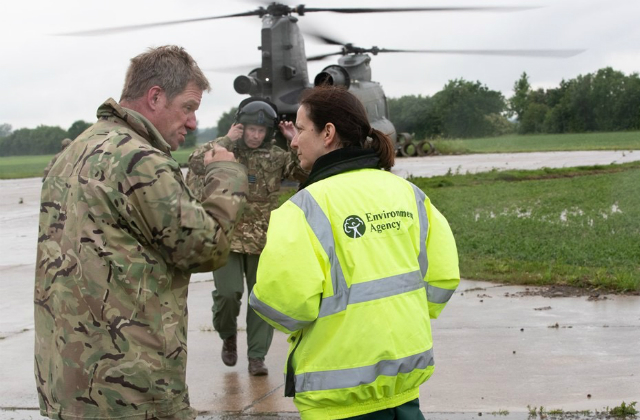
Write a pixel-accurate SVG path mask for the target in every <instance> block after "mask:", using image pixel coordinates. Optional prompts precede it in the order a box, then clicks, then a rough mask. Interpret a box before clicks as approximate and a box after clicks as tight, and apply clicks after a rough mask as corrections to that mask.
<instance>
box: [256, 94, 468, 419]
mask: <svg viewBox="0 0 640 420" xmlns="http://www.w3.org/2000/svg"><path fill="white" fill-rule="evenodd" d="M296 129H297V134H296V136H295V137H294V138H293V141H292V143H291V146H292V147H293V148H296V149H297V153H298V157H299V158H300V164H301V167H302V168H303V169H306V170H310V171H311V172H310V174H309V178H308V179H307V181H306V182H305V183H303V184H302V185H301V186H300V190H299V191H298V192H297V193H296V194H295V195H294V196H293V197H292V198H291V199H289V201H287V202H286V203H284V204H283V205H282V206H281V207H280V208H279V209H277V210H275V211H274V212H273V213H272V215H271V222H270V224H269V229H268V233H267V245H266V247H265V249H264V251H263V253H262V256H261V258H260V263H259V266H258V275H257V283H256V286H255V287H254V289H253V292H252V293H251V297H250V301H249V302H250V305H251V307H252V308H253V309H254V310H255V311H256V312H257V313H258V314H259V315H260V316H261V317H263V318H264V319H265V320H266V321H267V322H269V323H270V324H271V325H273V326H274V327H275V328H277V329H279V330H281V331H284V332H286V333H288V334H290V337H289V342H290V344H291V347H290V349H289V354H288V356H287V362H286V367H285V375H286V384H285V395H286V396H290V397H294V403H295V404H296V406H297V408H298V409H299V410H300V415H301V418H302V419H303V420H315V419H343V418H357V419H390V420H391V419H412V420H414V419H415V420H418V419H424V417H423V415H422V413H421V412H420V408H419V403H418V396H419V393H418V392H419V391H418V387H419V386H420V384H422V383H424V382H425V381H426V380H427V379H429V377H430V376H431V374H432V373H433V369H434V358H433V341H432V338H431V324H430V319H431V318H437V317H438V315H439V314H440V312H441V311H442V309H443V308H444V306H445V305H446V304H447V302H448V301H449V299H450V297H451V296H452V295H453V293H454V291H455V289H456V287H457V286H458V284H459V282H460V274H459V270H458V254H457V251H456V245H455V241H454V238H453V235H452V233H451V229H450V227H449V224H448V222H447V220H446V219H445V218H444V216H442V214H441V213H440V212H439V211H438V210H437V209H436V208H435V207H434V206H433V205H432V204H431V201H430V200H429V198H428V197H427V196H426V195H425V194H424V193H423V192H422V191H421V190H420V189H418V188H417V187H416V186H415V185H413V184H412V183H410V182H408V181H406V180H405V179H402V178H400V177H398V176H396V175H393V174H392V173H391V172H389V170H390V169H391V167H392V166H393V162H394V148H393V145H392V143H391V140H390V139H389V137H388V136H386V135H385V134H384V133H382V132H380V131H378V130H376V129H374V128H372V127H371V125H370V123H369V121H368V119H367V114H366V111H365V109H364V107H363V105H362V103H360V101H359V100H358V99H357V98H356V97H355V96H353V95H352V94H351V93H349V92H348V91H347V90H346V89H343V88H339V87H316V88H313V89H310V90H308V91H306V92H304V93H303V95H302V98H301V105H300V108H299V110H298V115H297V120H296ZM445 357H446V355H445Z"/></svg>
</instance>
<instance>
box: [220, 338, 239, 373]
mask: <svg viewBox="0 0 640 420" xmlns="http://www.w3.org/2000/svg"><path fill="white" fill-rule="evenodd" d="M237 339H238V335H237V334H236V335H232V336H231V337H228V338H225V339H224V340H222V354H221V356H222V363H224V364H225V365H227V366H235V365H236V362H237V361H238V344H237Z"/></svg>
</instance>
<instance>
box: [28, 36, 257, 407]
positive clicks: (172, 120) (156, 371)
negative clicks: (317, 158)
mask: <svg viewBox="0 0 640 420" xmlns="http://www.w3.org/2000/svg"><path fill="white" fill-rule="evenodd" d="M176 80H177V83H176ZM172 83H173V84H172ZM205 90H209V83H208V81H207V79H206V78H205V76H204V75H203V74H202V72H201V71H200V69H199V68H198V67H197V64H195V62H194V61H193V59H192V58H191V56H189V55H188V54H187V53H186V52H185V51H184V50H183V49H182V48H179V47H175V46H166V47H159V48H156V49H151V50H149V51H148V52H146V53H144V54H141V55H139V56H137V57H135V58H134V59H132V60H131V65H130V67H129V71H128V72H127V79H126V81H125V88H124V90H123V93H122V98H121V100H120V104H118V103H116V102H115V101H114V100H113V99H109V100H107V101H106V102H105V103H104V104H103V105H102V106H100V107H99V109H98V112H97V116H98V122H96V123H95V124H94V125H93V126H92V127H91V128H90V129H88V130H87V131H85V132H84V133H83V134H82V135H80V136H79V137H78V138H77V139H76V140H75V141H74V142H73V143H72V144H71V145H70V146H69V147H68V149H67V150H66V151H65V153H64V154H63V155H62V156H61V157H60V158H59V159H58V160H57V162H56V163H55V164H54V165H53V167H52V168H51V171H50V172H49V174H48V176H47V177H46V178H45V180H44V184H43V187H42V201H41V207H40V224H39V233H38V251H37V262H36V279H35V295H34V301H35V379H36V385H37V392H38V398H39V402H40V413H41V414H42V415H44V416H48V417H51V418H57V419H81V418H82V419H108V418H117V419H160V418H163V419H193V418H195V416H196V412H195V410H193V409H192V408H191V407H190V404H189V394H188V389H187V386H186V383H185V374H186V362H187V289H188V286H189V277H190V273H192V272H197V271H209V270H211V269H215V268H217V267H219V266H221V265H222V264H224V263H225V261H226V257H227V254H228V252H229V245H230V238H231V235H232V233H233V229H234V222H235V219H236V217H238V215H239V214H241V212H242V210H243V208H244V205H245V202H246V198H245V197H246V192H247V173H246V168H244V167H243V166H242V165H240V164H239V163H237V162H236V161H235V159H234V157H233V155H232V154H231V153H229V152H228V151H226V150H225V149H222V148H219V149H217V150H216V151H215V156H214V155H213V153H210V154H208V155H207V156H205V162H206V163H207V164H208V165H207V167H206V175H205V181H204V185H205V186H204V192H203V193H202V196H201V198H202V202H201V203H200V202H199V201H198V199H196V197H195V196H194V195H193V194H192V193H191V191H190V190H189V189H188V188H187V187H186V185H185V183H184V181H183V178H182V174H181V172H180V168H179V166H178V163H177V162H176V161H175V160H174V159H173V158H172V157H171V150H176V149H177V148H178V146H179V145H180V144H181V143H182V142H184V136H185V134H186V132H187V130H189V129H195V125H196V120H195V110H196V109H197V108H198V106H199V104H200V100H201V98H202V92H203V91H205Z"/></svg>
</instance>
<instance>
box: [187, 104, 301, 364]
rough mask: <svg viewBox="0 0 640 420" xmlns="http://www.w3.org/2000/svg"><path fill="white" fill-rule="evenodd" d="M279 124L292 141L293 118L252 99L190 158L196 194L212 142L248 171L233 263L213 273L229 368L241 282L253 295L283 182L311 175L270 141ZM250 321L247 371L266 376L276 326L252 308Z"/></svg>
mask: <svg viewBox="0 0 640 420" xmlns="http://www.w3.org/2000/svg"><path fill="white" fill-rule="evenodd" d="M276 127H278V128H279V129H280V131H281V132H282V134H283V135H284V136H285V137H286V138H287V140H289V141H290V140H291V139H292V138H293V136H294V135H295V129H294V128H293V124H292V123H291V122H282V123H280V124H278V114H277V112H276V109H275V106H274V105H271V104H269V103H267V102H266V101H262V100H256V99H255V98H249V99H247V100H245V101H243V102H242V103H241V104H240V106H239V109H238V112H237V114H236V122H235V123H234V124H233V125H232V126H231V128H230V129H229V132H228V133H227V135H226V136H224V137H221V138H218V139H216V140H213V141H210V142H209V143H207V144H205V145H203V146H201V147H200V148H198V149H196V150H195V151H194V152H193V153H192V154H191V156H190V157H189V172H188V173H187V184H188V185H189V187H190V188H191V189H192V191H194V193H195V195H196V196H197V197H199V196H200V195H201V193H202V186H203V180H204V165H203V163H202V159H203V155H204V153H205V152H206V151H208V150H210V149H211V148H212V147H214V145H219V146H222V147H224V148H225V149H227V150H229V151H231V152H233V153H234V155H235V156H236V158H237V159H238V162H240V163H242V164H244V165H245V166H246V167H247V169H248V174H249V175H248V181H249V194H248V196H247V207H246V209H245V212H244V214H243V216H242V217H241V218H240V220H239V221H238V225H237V227H236V230H235V233H234V235H233V237H232V238H231V252H230V254H229V262H228V263H227V264H226V265H225V266H224V267H221V268H219V269H217V270H216V271H214V272H213V280H214V284H215V290H214V291H213V292H212V297H213V307H212V311H213V327H214V328H215V329H216V331H218V334H219V336H220V338H221V339H222V341H223V343H222V354H221V356H222V361H223V363H224V364H225V365H227V366H235V364H236V362H237V360H238V352H237V333H238V323H237V318H238V315H239V314H240V305H241V299H242V295H243V292H244V281H243V280H244V279H246V286H247V292H248V293H251V290H252V289H253V286H254V284H255V282H256V270H257V267H258V259H259V257H260V253H261V252H262V249H263V248H264V246H265V243H266V237H267V227H268V225H269V218H270V215H271V211H272V210H274V209H275V208H276V207H277V206H278V195H279V192H280V184H281V181H282V179H284V178H286V179H290V180H295V181H298V182H302V181H304V180H305V179H306V177H307V172H306V171H304V170H302V169H301V168H300V166H299V164H298V159H297V156H296V154H294V153H293V152H291V151H285V150H283V149H281V148H280V147H278V146H276V145H274V144H272V141H271V140H272V139H273V136H274V132H275V129H276ZM246 321H247V347H248V352H247V357H248V370H249V373H250V374H251V375H252V376H263V375H267V374H268V373H269V371H268V369H267V367H266V366H265V364H264V359H265V356H266V355H267V352H268V351H269V347H270V346H271V339H272V338H273V328H272V327H271V326H270V325H269V324H267V323H266V322H265V321H264V320H262V319H261V318H260V317H259V316H258V315H256V313H255V312H254V311H253V309H251V308H249V309H248V310H247V320H246Z"/></svg>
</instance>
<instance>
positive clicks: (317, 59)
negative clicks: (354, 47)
mask: <svg viewBox="0 0 640 420" xmlns="http://www.w3.org/2000/svg"><path fill="white" fill-rule="evenodd" d="M333 55H344V52H343V51H340V52H333V53H328V54H321V55H314V56H311V57H307V61H319V60H324V59H325V58H327V57H331V56H333Z"/></svg>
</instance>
